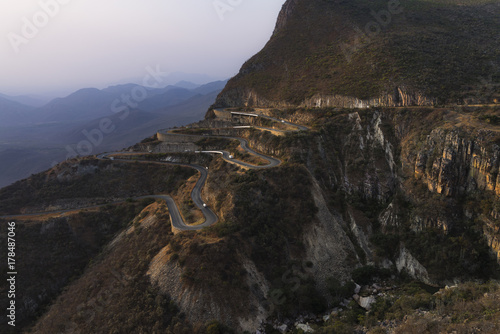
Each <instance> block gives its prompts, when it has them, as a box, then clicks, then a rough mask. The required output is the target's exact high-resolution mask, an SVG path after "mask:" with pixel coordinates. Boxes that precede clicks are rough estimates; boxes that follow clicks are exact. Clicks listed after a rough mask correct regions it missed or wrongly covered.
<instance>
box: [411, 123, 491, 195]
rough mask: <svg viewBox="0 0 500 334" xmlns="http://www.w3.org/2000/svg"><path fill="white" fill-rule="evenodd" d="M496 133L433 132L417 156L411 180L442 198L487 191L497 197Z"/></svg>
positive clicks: (479, 131)
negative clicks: (423, 183) (420, 181)
mask: <svg viewBox="0 0 500 334" xmlns="http://www.w3.org/2000/svg"><path fill="white" fill-rule="evenodd" d="M496 136H497V133H496V132H493V131H488V130H478V131H477V133H473V132H470V131H467V130H465V129H445V128H437V129H434V130H433V131H432V132H431V133H430V135H429V136H428V137H427V140H426V142H425V143H424V145H423V148H422V149H421V150H420V151H419V152H418V153H417V158H416V161H415V176H416V177H417V178H421V179H422V180H423V181H424V182H425V183H426V184H427V186H428V188H429V190H430V191H433V192H436V193H438V194H444V195H446V196H456V195H463V194H466V193H471V192H473V191H476V190H480V191H482V190H489V191H492V192H494V193H495V194H496V195H497V196H500V188H499V182H498V181H499V177H498V176H499V173H498V171H499V167H500V146H499V145H497V144H495V143H494V142H492V139H494V138H495V137H496Z"/></svg>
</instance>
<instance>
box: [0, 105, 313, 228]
mask: <svg viewBox="0 0 500 334" xmlns="http://www.w3.org/2000/svg"><path fill="white" fill-rule="evenodd" d="M245 114H248V113H245ZM248 115H251V116H254V117H263V118H267V119H271V120H273V121H276V122H281V123H284V124H287V125H290V126H294V127H296V128H297V129H298V130H299V131H302V130H308V128H307V127H305V126H302V125H298V124H294V123H290V122H286V121H282V120H279V119H277V118H273V117H270V116H266V115H260V114H248ZM257 128H259V129H263V130H264V129H265V128H262V127H257ZM159 132H160V133H163V134H166V135H170V136H176V135H179V136H182V135H183V134H177V133H172V132H171V130H168V129H166V130H159ZM199 137H200V138H206V137H207V136H199ZM210 137H212V138H225V139H234V140H238V141H239V142H240V146H241V148H242V149H243V150H245V151H246V152H247V153H249V154H251V155H254V156H256V157H259V158H262V159H264V160H266V161H268V164H266V165H252V164H249V163H247V162H244V161H239V160H236V159H233V158H230V154H229V152H227V151H207V152H205V151H200V152H199V153H218V154H221V155H222V158H223V159H224V160H225V161H227V162H229V163H232V164H235V165H239V166H241V167H243V168H247V169H266V168H272V167H276V166H279V165H280V164H281V160H279V159H276V158H273V157H270V156H267V155H264V154H261V153H258V152H256V151H254V150H253V149H251V148H250V147H249V145H248V141H247V140H246V139H244V138H239V137H230V136H210ZM123 154H125V152H112V153H103V154H100V155H98V156H97V159H100V160H110V159H112V160H114V161H122V162H131V163H132V162H134V163H135V162H136V161H139V162H142V163H152V161H150V160H130V159H123V158H119V155H123ZM133 154H134V155H145V154H150V153H149V152H133ZM154 163H162V164H170V165H178V166H184V167H190V168H194V169H196V170H197V171H198V172H200V178H199V179H198V181H197V182H196V185H195V186H194V188H193V190H192V192H191V199H192V200H193V202H194V204H195V205H196V206H197V207H198V209H200V210H201V212H202V213H203V215H204V217H205V221H204V222H203V223H201V224H199V225H189V224H187V223H186V222H185V221H184V220H183V219H182V216H181V214H180V212H179V208H178V207H177V204H176V203H175V201H174V199H173V198H172V197H171V196H169V195H149V196H141V197H135V198H134V199H143V198H154V199H161V200H164V201H165V202H166V204H167V206H168V210H169V213H170V219H171V222H172V226H173V227H174V228H176V229H178V230H181V231H196V230H201V229H203V228H205V227H208V226H211V225H213V224H215V223H217V222H218V220H219V218H218V217H217V215H216V214H215V213H214V212H213V211H212V210H211V209H210V208H209V207H207V206H206V204H205V203H204V201H203V200H202V198H201V191H202V189H203V186H204V185H205V182H206V180H207V178H208V171H207V169H206V168H204V167H202V166H199V165H194V164H184V163H175V162H154ZM117 203H119V202H117ZM114 204H116V203H114ZM104 205H107V204H104ZM104 205H98V206H93V207H86V208H79V209H89V208H98V207H101V206H104ZM79 209H70V210H60V211H52V212H42V213H33V214H24V215H11V216H0V218H5V219H14V218H16V217H35V216H40V215H48V214H63V213H67V212H71V211H75V210H79Z"/></svg>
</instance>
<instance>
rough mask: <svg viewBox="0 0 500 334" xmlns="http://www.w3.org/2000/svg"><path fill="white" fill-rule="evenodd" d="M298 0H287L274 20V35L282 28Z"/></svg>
mask: <svg viewBox="0 0 500 334" xmlns="http://www.w3.org/2000/svg"><path fill="white" fill-rule="evenodd" d="M299 1H300V0H287V1H286V2H285V3H284V4H283V7H282V8H281V11H280V13H279V15H278V20H277V22H276V27H275V28H274V32H273V35H276V34H277V33H278V32H279V31H280V30H281V29H283V28H284V27H285V26H286V25H287V22H288V18H289V17H290V16H291V15H292V12H293V10H294V9H295V7H296V5H297V3H298V2H299Z"/></svg>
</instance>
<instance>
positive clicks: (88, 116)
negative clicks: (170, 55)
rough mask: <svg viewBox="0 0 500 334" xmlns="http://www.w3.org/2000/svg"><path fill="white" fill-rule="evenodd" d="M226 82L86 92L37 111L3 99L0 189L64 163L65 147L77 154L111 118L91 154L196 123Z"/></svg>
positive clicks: (0, 110)
mask: <svg viewBox="0 0 500 334" xmlns="http://www.w3.org/2000/svg"><path fill="white" fill-rule="evenodd" d="M226 82H227V81H216V82H211V83H208V84H206V85H197V84H194V83H191V82H187V81H181V82H179V83H178V84H176V85H170V86H167V87H163V88H146V87H143V86H139V85H136V84H123V85H116V86H111V87H108V88H105V89H102V90H99V89H95V88H85V89H81V90H78V91H76V92H74V93H72V94H70V95H68V96H66V97H63V98H56V99H54V100H52V101H49V102H48V103H46V104H45V105H43V106H39V107H34V106H29V105H26V104H22V103H20V102H18V101H25V102H29V97H11V96H7V95H1V96H0V161H1V163H0V187H3V186H6V185H8V184H10V183H12V182H14V181H16V180H19V179H22V178H25V177H27V176H29V175H30V174H32V173H36V172H39V171H41V170H44V169H47V168H49V167H50V166H51V164H52V163H54V162H59V161H62V160H64V159H66V157H67V156H68V154H69V151H70V149H68V148H67V147H71V148H72V149H71V150H73V151H72V152H78V151H77V150H76V147H77V145H78V143H80V142H82V141H84V140H86V139H87V138H86V137H85V135H84V132H85V131H87V132H90V131H92V130H93V129H99V123H100V121H101V120H102V119H103V118H109V119H110V120H111V121H112V122H113V125H114V127H115V128H114V130H113V132H111V133H109V134H106V136H105V137H104V138H103V140H102V142H101V143H99V145H98V146H97V147H96V146H93V147H92V152H91V153H92V154H95V153H99V152H103V151H110V150H117V149H122V148H124V147H127V146H130V145H133V144H135V143H136V142H138V141H140V140H142V139H144V138H146V137H149V136H151V135H153V134H154V133H155V131H156V130H158V129H160V128H166V127H173V126H180V125H183V124H188V123H192V122H195V121H197V120H199V119H201V118H203V116H204V114H205V112H206V111H207V109H208V108H209V107H210V105H211V104H212V103H213V101H215V98H216V97H217V94H218V93H219V92H220V91H221V90H222V89H223V88H224V86H225V84H226ZM16 100H17V101H16ZM33 102H34V101H31V103H33ZM125 111H126V115H127V117H125V118H124V117H123V113H124V112H125ZM120 115H122V117H120Z"/></svg>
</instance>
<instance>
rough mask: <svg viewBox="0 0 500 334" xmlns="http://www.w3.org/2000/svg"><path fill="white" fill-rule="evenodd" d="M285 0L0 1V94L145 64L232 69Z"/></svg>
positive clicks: (266, 31)
mask: <svg viewBox="0 0 500 334" xmlns="http://www.w3.org/2000/svg"><path fill="white" fill-rule="evenodd" d="M284 2H285V0H1V1H0V37H1V38H0V61H1V62H0V93H6V94H24V93H30V94H33V93H42V94H45V93H48V92H56V91H57V92H64V93H70V92H72V91H74V90H76V89H78V88H82V87H96V88H104V87H106V86H107V85H109V84H111V83H116V82H120V81H122V80H123V79H132V78H137V79H139V78H143V77H146V76H147V75H148V72H147V70H146V68H147V67H149V68H157V67H158V66H159V68H160V69H161V71H163V72H177V71H181V72H188V73H202V74H207V75H209V76H211V77H214V78H218V79H221V78H228V77H231V76H233V75H234V74H236V73H237V72H238V70H239V68H240V66H241V65H242V63H243V62H244V61H245V60H247V59H248V58H250V57H251V56H252V55H253V54H255V53H256V52H258V51H259V50H260V49H261V48H262V47H263V46H264V45H265V43H266V42H267V40H268V39H269V37H270V36H271V33H272V31H273V28H274V25H275V23H276V18H277V15H278V13H279V10H280V9H281V6H282V5H283V3H284Z"/></svg>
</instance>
